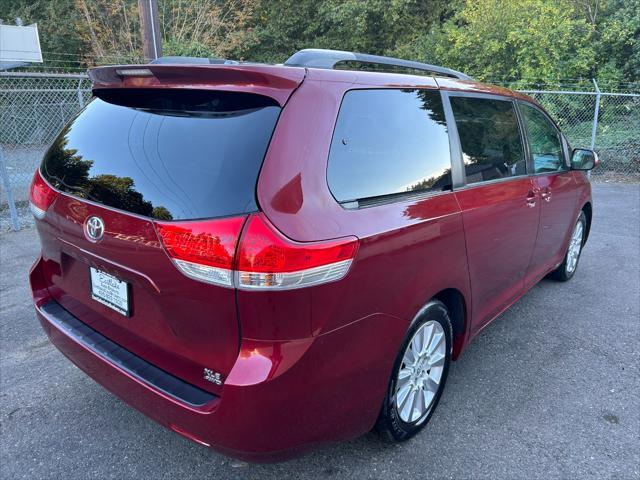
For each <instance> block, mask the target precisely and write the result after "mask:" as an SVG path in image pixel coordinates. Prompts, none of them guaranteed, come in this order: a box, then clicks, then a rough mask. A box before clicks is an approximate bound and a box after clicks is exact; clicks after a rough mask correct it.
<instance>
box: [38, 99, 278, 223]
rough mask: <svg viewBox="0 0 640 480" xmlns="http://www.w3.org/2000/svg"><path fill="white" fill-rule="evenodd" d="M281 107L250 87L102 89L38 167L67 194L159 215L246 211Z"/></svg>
mask: <svg viewBox="0 0 640 480" xmlns="http://www.w3.org/2000/svg"><path fill="white" fill-rule="evenodd" d="M279 113H280V107H279V106H278V105H277V103H276V102H275V101H274V100H272V99H270V98H268V97H264V96H260V95H254V94H247V93H234V92H207V91H193V90H180V91H169V90H156V91H149V90H134V89H131V90H130V89H127V90H126V91H120V92H118V91H106V92H102V93H101V94H100V98H96V99H94V100H93V101H92V102H91V103H90V104H89V105H88V106H87V108H86V109H85V110H83V111H82V113H80V115H78V116H77V117H76V118H75V119H74V120H73V121H72V122H71V123H70V124H68V125H67V126H66V127H65V128H64V130H63V131H62V133H61V134H60V136H59V137H58V138H57V139H56V140H55V142H54V143H53V145H52V146H51V148H50V149H49V150H48V151H47V153H46V154H45V157H44V159H43V162H42V167H41V171H42V174H43V176H44V177H45V178H46V179H47V180H48V181H49V182H50V183H51V184H52V185H53V186H54V187H55V188H58V189H60V190H62V191H65V192H68V193H71V194H73V195H75V196H78V197H81V198H86V199H89V200H92V201H94V202H98V203H101V204H104V205H107V206H110V207H114V208H118V209H121V210H125V211H127V212H132V213H137V214H140V215H145V216H148V217H153V218H157V219H163V220H178V219H197V218H210V217H219V216H226V215H234V214H238V213H245V212H250V211H254V210H256V208H257V207H256V198H255V188H256V181H257V178H258V173H259V171H260V167H261V165H262V161H263V159H264V155H265V153H266V150H267V147H268V145H269V141H270V139H271V135H272V133H273V129H274V127H275V124H276V121H277V119H278V115H279Z"/></svg>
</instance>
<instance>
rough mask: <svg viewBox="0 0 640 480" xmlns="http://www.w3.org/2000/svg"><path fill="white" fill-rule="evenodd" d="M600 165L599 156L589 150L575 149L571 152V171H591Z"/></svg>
mask: <svg viewBox="0 0 640 480" xmlns="http://www.w3.org/2000/svg"><path fill="white" fill-rule="evenodd" d="M599 164H600V159H599V158H598V154H597V153H596V152H594V151H593V150H590V149H588V148H574V149H573V152H571V170H591V169H593V168H595V167H597V166H598V165H599Z"/></svg>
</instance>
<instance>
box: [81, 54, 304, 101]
mask: <svg viewBox="0 0 640 480" xmlns="http://www.w3.org/2000/svg"><path fill="white" fill-rule="evenodd" d="M305 74H306V70H305V69H304V68H293V67H284V66H275V65H224V64H222V65H221V64H217V65H215V64H211V65H207V64H182V65H177V64H171V65H167V64H146V65H113V66H108V67H96V68H92V69H90V70H89V77H90V78H91V81H92V82H93V90H94V94H96V95H97V96H99V93H98V91H99V90H100V89H117V88H180V89H182V88H187V89H189V88H190V89H198V90H224V91H230V92H234V91H235V92H248V93H256V94H259V95H266V96H268V97H271V98H273V99H274V100H276V101H277V102H278V103H279V104H280V106H284V104H285V103H286V102H287V100H288V99H289V96H290V95H291V93H293V91H294V90H295V89H296V88H298V86H299V85H300V84H301V83H302V81H303V80H304V77H305Z"/></svg>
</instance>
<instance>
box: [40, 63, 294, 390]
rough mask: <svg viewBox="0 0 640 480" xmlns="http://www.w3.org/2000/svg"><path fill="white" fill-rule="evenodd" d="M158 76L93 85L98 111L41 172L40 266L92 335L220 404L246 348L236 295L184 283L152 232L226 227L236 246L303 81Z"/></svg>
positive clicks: (66, 137) (86, 116) (68, 134)
mask: <svg viewBox="0 0 640 480" xmlns="http://www.w3.org/2000/svg"><path fill="white" fill-rule="evenodd" d="M191 68H193V67H191ZM200 68H215V67H200ZM164 69H167V67H165V66H154V71H155V73H156V74H157V76H156V75H154V76H152V77H141V78H140V79H138V80H135V79H134V80H132V78H133V77H125V78H124V79H121V81H119V82H116V80H114V79H113V78H115V76H116V74H115V69H114V68H112V67H110V68H108V69H106V70H103V71H102V72H98V74H97V76H98V77H102V78H103V80H104V78H111V76H114V77H113V78H112V80H113V82H112V83H108V82H106V83H105V81H103V83H101V84H99V85H102V87H101V88H97V89H96V90H94V93H96V95H97V98H95V99H94V100H93V101H92V102H91V103H90V104H89V105H88V106H87V108H86V109H85V110H84V111H83V112H81V113H80V114H79V115H78V116H77V117H76V118H75V119H74V120H73V121H72V122H71V123H70V124H69V125H67V126H66V127H65V129H64V130H63V132H62V133H61V134H60V136H59V137H58V138H57V139H56V141H55V142H54V144H53V145H52V146H51V148H50V149H49V151H48V152H47V153H46V155H45V157H44V159H43V162H42V165H41V168H40V171H39V173H40V175H42V177H43V178H44V180H45V181H46V182H48V183H49V184H50V185H51V186H52V187H53V188H54V189H55V190H56V191H57V192H58V195H57V197H56V199H55V201H54V203H53V205H52V206H51V208H50V210H49V211H48V212H47V214H46V217H45V219H44V222H45V223H46V225H43V227H46V228H40V229H39V230H40V234H41V236H43V246H44V247H45V248H43V254H44V255H45V256H46V257H47V258H46V259H50V260H53V261H54V262H53V263H48V265H49V267H48V273H47V281H48V282H49V290H50V292H51V293H52V294H53V296H54V298H56V300H57V301H58V302H59V303H60V304H61V305H62V306H63V307H64V308H66V309H67V310H68V311H69V312H71V313H72V314H73V315H75V316H76V317H78V318H79V319H80V320H81V321H83V322H84V323H86V324H88V325H89V326H91V327H92V328H94V329H95V330H97V331H99V332H100V333H102V334H103V335H104V336H106V337H108V338H109V339H111V340H112V341H114V342H116V343H117V344H119V345H120V346H122V347H123V348H125V349H127V350H129V351H131V352H133V353H134V354H136V355H138V356H141V357H142V358H144V359H145V360H147V361H148V362H150V363H152V364H154V365H156V366H157V367H159V368H161V369H163V370H165V371H167V372H169V373H171V374H173V375H176V376H178V377H180V378H182V379H184V380H185V381H188V382H189V383H192V384H194V385H197V386H199V387H201V388H203V389H206V390H208V391H211V392H213V393H218V392H219V391H220V386H219V385H218V382H217V381H216V380H217V379H220V380H221V381H224V378H225V376H226V374H228V372H229V371H230V369H231V367H232V366H233V364H234V362H235V359H236V356H237V352H238V349H239V339H240V331H239V324H238V316H237V307H236V295H235V290H234V289H233V288H232V286H221V285H217V284H211V283H207V282H203V281H199V280H196V279H194V278H191V277H188V276H187V275H185V274H183V273H182V272H181V271H180V270H179V269H178V268H177V267H176V264H175V263H174V261H173V260H172V258H170V256H169V254H168V253H167V250H166V249H165V248H163V242H162V239H161V238H160V237H159V235H158V232H159V226H158V225H159V224H160V225H169V226H171V225H175V224H178V225H190V222H194V221H197V222H205V223H206V222H213V223H215V222H217V221H223V222H225V221H226V222H227V223H229V221H230V220H229V219H231V223H233V225H235V227H234V228H235V229H236V230H237V234H238V235H239V233H240V232H239V229H241V228H242V222H243V218H244V217H246V215H247V214H248V213H250V212H253V211H256V210H257V208H258V207H257V204H256V198H255V189H256V182H257V177H258V174H259V171H260V167H261V164H262V161H263V158H264V156H265V153H266V150H267V148H268V145H269V142H270V139H271V135H272V133H273V131H274V128H275V125H276V122H277V119H278V116H279V114H280V111H281V108H282V105H283V103H284V102H285V101H286V98H288V95H290V94H291V92H292V91H293V89H294V88H295V87H296V86H297V85H298V84H299V82H300V81H302V78H303V72H301V71H300V70H298V69H290V70H292V71H293V73H291V72H289V71H287V72H286V74H287V75H288V77H286V78H280V79H279V80H277V81H276V80H274V79H273V78H267V79H266V80H265V78H264V76H261V75H260V72H258V73H255V72H254V78H253V84H252V87H251V88H249V89H246V88H245V89H243V88H241V86H242V82H240V83H238V78H237V77H241V78H242V79H243V81H249V79H251V74H250V72H241V75H239V74H238V73H237V72H236V73H233V72H232V73H231V74H229V73H225V74H220V75H219V77H220V78H221V79H222V80H221V82H222V83H220V84H216V83H215V81H214V78H215V75H214V74H213V73H212V72H205V73H206V74H207V75H208V76H209V80H208V81H207V82H204V81H203V80H200V81H201V84H198V85H196V87H197V88H192V87H193V85H192V84H193V83H197V82H195V80H193V81H192V82H191V83H188V84H186V85H185V83H184V82H182V83H181V82H180V79H179V77H180V75H182V76H183V77H184V76H185V73H184V71H183V72H182V73H181V74H180V73H179V72H178V73H175V72H174V73H172V72H173V70H171V69H168V70H169V71H164ZM217 70H218V72H223V71H224V68H222V67H217ZM196 73H197V72H196ZM93 76H94V78H95V77H96V74H95V73H94V75H93ZM192 76H194V78H195V77H197V75H196V74H195V73H192ZM167 77H169V78H171V79H172V81H171V82H167V81H166V78H167ZM290 77H295V78H293V79H292V78H290ZM198 78H199V77H198ZM162 79H164V80H162ZM132 81H133V85H132V84H131V83H132ZM145 81H146V82H149V83H148V84H145ZM261 81H262V82H266V84H267V85H265V86H264V89H263V90H262V91H260V88H259V87H260V82H261ZM136 82H137V83H136ZM163 82H165V86H164V87H163ZM234 82H235V83H234ZM125 83H127V84H128V85H127V86H125ZM205 83H206V85H205ZM274 83H275V84H276V86H275V87H274ZM187 87H188V88H187ZM213 87H215V88H213ZM274 92H276V93H277V94H274ZM94 218H97V219H98V220H94ZM233 219H238V220H237V221H235V223H234V221H233ZM90 222H93V223H97V225H93V223H91V225H90V224H89V223H90ZM101 226H102V228H103V231H102V232H100V231H97V236H100V233H101V234H102V236H101V237H100V238H97V239H96V238H93V233H96V232H94V230H95V228H94V227H97V228H99V227H101ZM227 233H229V232H228V231H227ZM231 234H233V232H231ZM227 240H228V241H227V243H228V244H231V245H232V244H233V239H231V240H230V241H229V239H227ZM229 242H231V243H229ZM187 247H188V246H187ZM196 248H197V245H196ZM230 253H231V255H233V251H231V252H230ZM51 265H55V267H51ZM119 282H123V283H119ZM103 284H105V285H103ZM103 287H104V288H103ZM96 291H97V295H96ZM110 295H113V296H114V297H113V298H110V297H109V296H110ZM205 369H206V370H205ZM216 374H219V376H216Z"/></svg>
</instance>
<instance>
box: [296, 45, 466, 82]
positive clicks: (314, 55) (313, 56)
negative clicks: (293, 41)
mask: <svg viewBox="0 0 640 480" xmlns="http://www.w3.org/2000/svg"><path fill="white" fill-rule="evenodd" d="M340 62H357V63H370V64H376V65H389V66H393V67H400V68H406V69H413V70H422V71H426V72H431V73H435V74H436V75H444V76H447V77H453V78H459V79H460V80H473V79H472V78H471V77H469V76H468V75H465V74H464V73H462V72H458V71H457V70H452V69H450V68H445V67H440V66H438V65H430V64H428V63H421V62H414V61H411V60H403V59H401V58H392V57H382V56H379V55H369V54H366V53H354V52H345V51H341V50H324V49H321V48H307V49H304V50H299V51H297V52H296V53H294V54H293V55H291V56H290V57H289V58H288V59H287V61H286V62H284V64H285V65H287V66H290V67H310V68H328V69H333V68H335V66H336V65H337V64H338V63H340Z"/></svg>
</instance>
